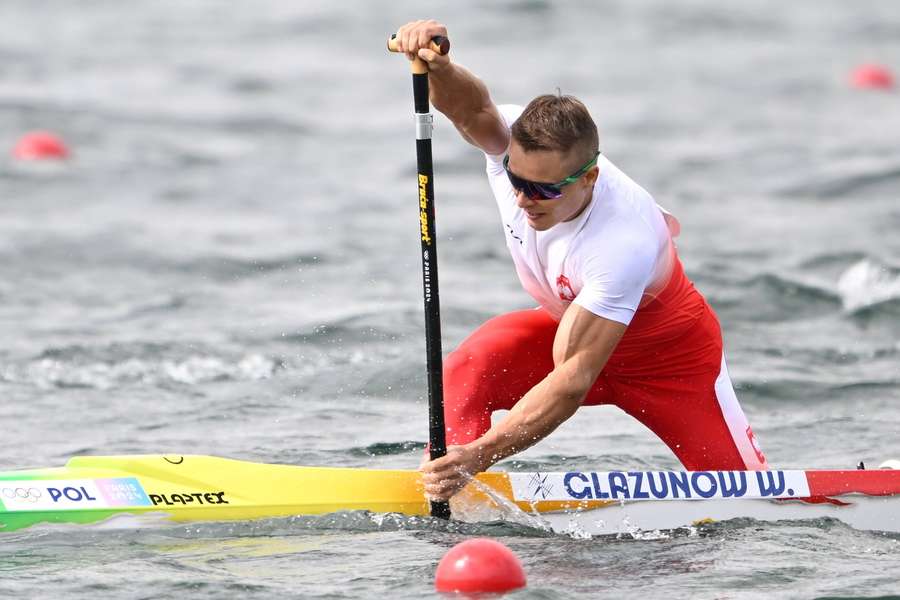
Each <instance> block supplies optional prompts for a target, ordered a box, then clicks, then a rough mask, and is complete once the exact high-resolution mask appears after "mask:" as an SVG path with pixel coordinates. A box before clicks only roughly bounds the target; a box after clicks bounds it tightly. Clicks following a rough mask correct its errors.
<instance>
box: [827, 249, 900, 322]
mask: <svg viewBox="0 0 900 600" xmlns="http://www.w3.org/2000/svg"><path fill="white" fill-rule="evenodd" d="M837 288H838V292H839V293H840V295H841V301H842V303H843V306H844V310H845V311H847V312H856V311H858V310H861V309H865V308H869V307H871V306H875V305H877V304H882V303H884V302H889V301H891V300H897V299H900V272H897V271H896V270H894V269H891V268H890V267H887V266H885V265H881V264H878V263H876V262H875V261H873V260H870V259H863V260H861V261H859V262H857V263H855V264H853V265H852V266H851V267H850V268H848V269H847V270H846V271H844V272H843V273H842V274H841V276H840V278H839V279H838V283H837Z"/></svg>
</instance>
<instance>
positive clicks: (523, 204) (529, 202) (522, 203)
mask: <svg viewBox="0 0 900 600" xmlns="http://www.w3.org/2000/svg"><path fill="white" fill-rule="evenodd" d="M536 202H537V201H536V200H535V199H534V198H530V197H529V196H528V194H526V193H525V191H524V190H516V206H518V207H519V208H529V207H532V206H534V205H535V203H536Z"/></svg>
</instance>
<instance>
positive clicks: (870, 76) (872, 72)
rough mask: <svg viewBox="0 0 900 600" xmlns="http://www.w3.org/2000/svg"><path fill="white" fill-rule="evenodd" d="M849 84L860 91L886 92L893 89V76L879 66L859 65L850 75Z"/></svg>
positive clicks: (885, 68) (886, 69)
mask: <svg viewBox="0 0 900 600" xmlns="http://www.w3.org/2000/svg"><path fill="white" fill-rule="evenodd" d="M850 83H851V84H852V85H853V87H855V88H860V89H878V90H887V89H890V88H892V87H894V75H893V74H892V73H891V72H890V70H889V69H888V68H887V67H883V66H881V65H875V64H869V65H860V66H858V67H856V68H855V69H854V70H853V73H851V75H850Z"/></svg>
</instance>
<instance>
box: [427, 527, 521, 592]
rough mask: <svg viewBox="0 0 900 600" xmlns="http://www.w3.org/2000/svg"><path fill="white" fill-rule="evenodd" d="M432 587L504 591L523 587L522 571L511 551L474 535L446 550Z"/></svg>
mask: <svg viewBox="0 0 900 600" xmlns="http://www.w3.org/2000/svg"><path fill="white" fill-rule="evenodd" d="M434 587H435V588H436V589H437V591H439V592H494V593H497V592H507V591H509V590H515V589H518V588H521V587H525V571H523V570H522V563H520V562H519V558H518V557H517V556H516V555H515V554H514V553H513V551H512V550H510V549H509V548H507V547H506V546H504V545H503V544H501V543H500V542H496V541H494V540H490V539H487V538H476V539H472V540H467V541H465V542H462V543H460V544H457V545H456V546H454V547H453V548H451V549H450V550H449V551H447V553H446V554H445V555H444V558H442V559H441V562H440V563H439V564H438V567H437V572H436V573H435V575H434Z"/></svg>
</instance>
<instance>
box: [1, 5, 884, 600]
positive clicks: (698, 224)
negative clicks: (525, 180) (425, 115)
mask: <svg viewBox="0 0 900 600" xmlns="http://www.w3.org/2000/svg"><path fill="white" fill-rule="evenodd" d="M425 17H435V18H438V19H440V20H442V21H444V22H445V23H447V24H448V25H449V27H450V35H451V39H452V42H453V51H452V54H453V57H454V59H455V60H457V61H459V62H460V63H462V64H464V65H466V66H468V67H469V68H470V69H471V70H473V71H474V72H475V73H477V74H479V75H480V76H481V77H483V79H484V80H485V81H486V82H487V83H488V85H489V87H490V89H491V90H492V93H493V97H494V99H495V100H496V101H497V102H518V103H525V102H527V101H528V100H529V99H530V98H532V97H533V96H535V95H537V94H539V93H545V92H553V91H555V90H556V89H557V88H559V89H561V90H562V91H563V92H565V93H572V94H575V95H577V96H579V97H581V98H582V99H583V100H584V101H585V102H586V104H587V105H588V107H589V108H590V109H591V111H592V112H593V114H594V115H595V118H596V119H597V121H598V124H599V127H600V130H601V138H602V147H603V150H604V152H605V153H606V154H607V156H609V157H610V158H611V159H612V160H613V161H614V162H616V163H617V164H618V165H619V166H620V167H622V168H623V169H624V170H625V171H626V172H628V173H629V174H630V175H632V177H634V178H635V179H637V180H638V181H639V182H641V183H642V184H643V185H644V186H645V187H646V188H647V189H648V190H650V192H651V193H653V194H654V196H655V197H656V198H657V200H658V201H659V202H660V203H661V204H662V205H664V206H666V207H667V208H668V209H670V210H671V211H673V212H674V213H675V214H676V215H677V216H678V217H679V218H680V220H681V222H682V225H683V234H682V235H681V237H680V238H679V240H678V243H679V248H680V252H681V255H682V258H683V260H684V262H685V265H686V268H687V271H688V273H689V275H690V276H691V277H692V278H693V279H694V280H695V281H696V282H697V284H698V286H699V287H700V289H701V291H703V292H704V293H705V294H706V296H707V298H708V299H709V300H710V301H711V303H712V304H713V306H714V308H715V309H716V310H717V312H718V314H719V315H720V318H721V320H722V323H723V326H724V330H725V340H726V348H727V351H728V354H729V362H730V367H731V372H732V377H733V379H734V380H735V383H736V386H737V387H738V394H739V396H740V398H741V400H742V403H743V405H744V408H745V410H746V411H747V413H748V414H749V416H750V419H751V423H752V424H753V427H754V429H755V431H756V433H757V436H758V438H759V440H760V443H761V445H762V446H763V448H764V450H765V451H766V452H767V454H768V457H769V460H770V462H771V463H772V464H773V465H775V466H778V467H784V468H816V467H821V468H853V467H854V466H855V465H856V464H857V462H858V461H860V460H863V461H865V462H866V464H867V465H869V466H875V465H877V464H878V463H880V462H881V461H882V460H884V459H889V458H900V235H898V234H897V230H898V229H900V203H898V191H900V152H898V139H900V97H898V93H897V92H896V91H894V92H876V91H864V90H856V89H852V88H851V87H850V86H849V85H848V84H847V78H848V73H849V72H850V70H851V69H852V68H853V67H854V66H855V65H857V64H860V63H864V62H868V61H876V62H882V63H884V64H886V65H888V66H890V67H893V68H894V69H895V70H900V6H898V5H897V4H896V3H893V2H887V1H885V2H875V1H860V2H853V3H849V2H837V1H826V2H818V1H812V0H806V1H801V2H791V3H783V2H775V1H752V2H746V3H717V2H712V1H699V0H691V1H687V2H679V3H672V2H665V1H663V0H647V1H642V2H626V1H625V0H617V1H612V0H610V1H603V2H559V3H551V2H541V1H536V0H533V1H512V0H503V1H498V2H491V3H486V2H485V3H478V2H473V1H466V2H456V3H452V4H451V3H446V4H442V5H439V6H437V5H436V6H430V5H423V4H422V3H415V2H409V1H401V2H371V3H364V2H358V3H332V2H323V1H312V2H302V3H300V2H294V3H288V2H278V1H275V0H265V1H260V2H253V3H236V2H213V1H210V0H198V1H194V2H190V3H187V2H176V1H171V0H170V1H155V2H150V1H141V2H113V1H109V0H91V1H83V2H77V3H74V2H64V1H61V0H59V1H49V0H30V1H27V2H26V1H13V0H8V1H6V2H3V3H0V32H2V35H0V58H2V60H0V140H2V141H0V146H4V147H10V148H11V147H12V145H13V144H14V141H15V140H16V138H17V137H18V136H19V135H21V134H22V133H24V132H25V131H28V130H32V129H51V130H54V131H57V132H59V133H60V134H61V135H63V136H64V137H65V138H66V139H67V140H68V142H69V143H70V145H71V148H72V151H73V157H72V159H71V160H69V161H67V162H65V163H62V164H30V163H21V162H16V161H14V160H12V159H11V158H10V157H9V155H8V154H6V155H4V156H3V158H0V202H2V205H0V335H2V340H3V343H2V344H0V393H2V407H3V411H2V414H3V418H2V423H3V427H2V434H0V469H3V470H9V469H16V468H24V467H44V466H56V465H60V464H62V463H63V462H64V461H65V460H66V459H67V458H68V457H70V456H72V455H75V454H114V453H203V454H214V455H220V456H228V457H234V458H243V459H250V460H258V461H267V462H279V463H290V464H304V465H335V466H353V467H400V468H414V467H415V466H416V465H417V464H418V460H419V456H420V454H421V449H422V445H423V443H424V442H425V440H426V435H427V434H426V407H425V401H424V395H425V378H424V375H423V373H424V364H423V361H424V359H423V356H424V340H423V331H422V330H423V318H422V306H421V304H422V303H421V281H420V272H419V269H420V265H419V257H418V237H417V234H416V232H417V212H416V209H415V208H414V204H415V201H416V199H415V198H416V194H415V181H414V173H415V169H414V145H413V126H412V118H411V112H412V107H411V102H412V100H411V92H410V84H409V75H408V70H407V65H406V61H405V60H404V59H403V58H401V57H398V56H393V55H389V54H388V53H386V52H385V51H384V43H385V38H386V36H387V34H388V33H389V32H391V31H394V30H395V29H396V28H397V27H398V26H399V25H400V24H402V23H403V22H405V21H407V20H410V19H413V18H425ZM434 144H435V147H434V153H435V163H436V194H437V202H438V222H437V225H438V227H437V229H438V235H439V252H440V276H441V301H442V308H443V327H444V345H445V350H449V349H452V348H453V347H454V346H455V345H456V344H457V343H458V342H459V341H460V340H461V339H462V338H463V337H464V336H465V335H467V333H469V332H470V331H472V330H473V329H474V328H475V327H477V326H478V325H479V324H480V323H481V322H483V321H484V320H486V319H487V318H489V317H490V316H492V315H495V314H497V313H500V312H503V311H508V310H512V309H516V308H521V307H526V306H530V305H531V303H530V301H529V298H528V297H527V296H526V295H525V294H524V292H522V291H521V290H520V288H519V285H518V283H517V281H516V279H515V274H514V271H513V268H512V264H511V262H510V260H509V258H508V256H507V253H506V250H505V247H504V243H503V235H502V229H501V224H500V222H499V220H498V219H497V215H496V208H495V206H494V204H493V200H492V199H491V197H490V194H489V189H488V186H487V185H486V182H485V178H484V175H483V160H482V158H481V156H480V155H479V153H478V152H477V151H475V150H474V149H472V148H470V147H468V146H467V145H466V144H465V143H463V142H462V141H461V140H460V139H459V137H458V136H457V134H456V133H455V131H454V130H453V128H452V126H451V125H450V124H449V123H448V122H447V121H446V120H445V119H443V118H442V117H438V119H437V128H436V131H435V142H434ZM4 152H5V150H4ZM567 465H577V466H578V467H581V468H596V469H612V468H671V467H675V466H676V462H675V460H674V458H673V457H672V455H671V454H670V453H669V451H668V450H667V449H666V448H665V447H664V446H663V445H662V444H661V443H660V442H658V441H657V440H656V439H655V438H653V436H652V435H651V434H650V433H649V432H647V431H646V430H645V429H643V428H642V427H641V426H640V425H638V424H636V423H635V422H633V421H631V420H630V419H629V418H628V417H626V416H624V415H622V414H620V413H618V412H616V411H615V409H606V408H603V409H588V410H583V411H581V412H580V413H579V414H578V415H576V417H575V418H573V419H572V420H571V421H570V422H568V423H566V424H565V425H564V426H563V427H561V428H560V429H559V430H558V431H557V432H555V433H554V434H553V435H552V436H551V437H550V438H548V439H547V440H545V441H544V442H542V443H541V444H539V445H538V446H536V447H535V448H533V449H531V450H529V451H528V452H527V453H525V454H524V455H523V456H521V457H519V458H517V459H516V460H508V461H506V462H505V463H503V464H502V465H501V466H502V467H503V468H506V469H532V468H535V469H536V468H539V469H560V468H566V466H567ZM477 535H486V536H491V537H496V538H497V539H500V540H502V541H503V542H504V543H506V544H507V545H509V546H510V547H511V548H512V549H513V550H514V551H516V552H517V553H518V554H519V556H520V557H521V558H522V561H523V563H524V566H525V568H526V571H527V572H528V576H529V583H530V586H529V588H528V589H526V590H523V591H520V592H517V593H515V594H512V595H511V596H510V597H515V598H606V597H609V598H618V597H621V596H622V595H623V594H639V595H641V596H642V597H647V598H661V597H676V598H686V597H697V598H763V597H766V598H768V597H775V598H815V597H819V598H822V597H834V598H837V597H842V598H843V597H874V596H888V595H891V594H900V583H898V575H897V573H898V567H900V537H898V536H897V535H889V534H882V533H873V532H860V531H854V530H852V529H850V528H848V527H846V526H844V525H842V524H840V523H838V522H834V521H801V522H789V523H757V522H753V521H732V522H726V523H719V524H717V525H714V526H711V527H706V528H703V529H701V530H692V531H687V532H684V531H682V532H675V533H665V532H662V533H657V532H643V533H638V534H636V535H635V536H633V537H627V536H626V537H624V538H612V539H610V538H594V539H582V537H583V536H577V535H572V536H566V535H559V534H551V533H548V532H545V531H542V530H540V529H536V528H529V527H524V526H521V525H515V524H503V523H486V524H472V525H462V524H455V525H450V526H446V525H442V524H439V523H435V522H432V521H430V520H429V519H403V518H399V517H393V516H387V517H386V516H382V515H365V514H340V515H334V516H328V517H317V518H296V519H282V520H274V521H265V522H260V523H237V524H224V525H223V524H205V525H199V526H191V527H185V526H171V525H169V526H162V527H146V528H145V527H139V528H135V529H119V530H106V529H97V528H81V529H65V528H63V529H60V528H38V529H35V530H26V531H24V532H20V533H16V534H9V535H5V536H3V537H2V539H0V593H2V594H3V595H4V596H6V597H24V596H26V595H27V596H29V597H35V598H43V597H50V596H62V595H65V596H66V597H67V598H72V599H88V598H90V599H94V598H159V597H172V596H176V595H181V596H185V595H186V596H188V597H191V598H231V597H237V596H240V597H244V598H276V597H277V598H282V597H297V598H371V597H376V596H379V597H385V598H422V597H431V596H432V595H433V594H434V592H433V591H432V577H433V572H434V567H435V565H436V563H437V561H438V560H439V559H440V557H441V556H442V555H443V553H444V552H445V551H446V550H447V549H448V548H449V547H451V546H452V545H453V544H455V543H457V542H459V541H461V540H463V539H467V538H469V537H471V536H477Z"/></svg>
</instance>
